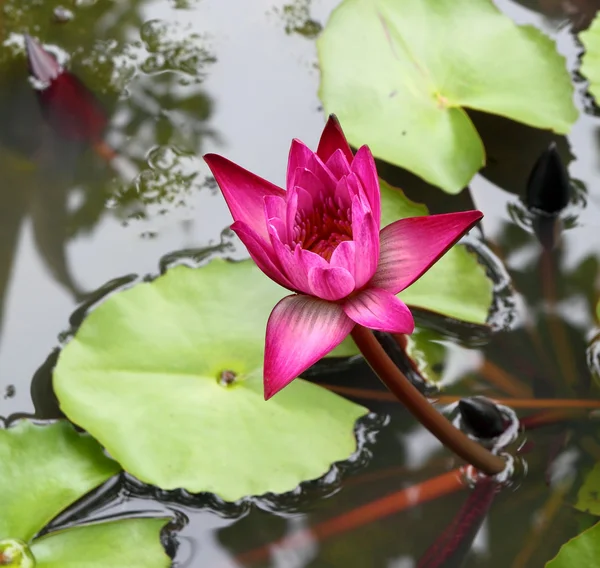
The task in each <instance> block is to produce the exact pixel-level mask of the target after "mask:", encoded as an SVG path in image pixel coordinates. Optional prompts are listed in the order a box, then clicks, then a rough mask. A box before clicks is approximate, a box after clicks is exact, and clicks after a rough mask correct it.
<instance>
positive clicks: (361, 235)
mask: <svg viewBox="0 0 600 568" xmlns="http://www.w3.org/2000/svg"><path fill="white" fill-rule="evenodd" d="M348 177H349V178H350V176H348ZM352 241H353V242H354V244H355V247H356V249H355V250H356V257H355V258H356V264H355V270H354V278H355V279H356V288H362V287H363V286H364V285H365V284H366V283H367V282H368V281H369V280H371V278H372V277H373V275H374V274H375V272H376V270H377V264H378V262H379V226H378V224H377V222H376V221H375V217H374V215H373V213H372V212H371V209H370V208H369V205H368V203H367V202H366V199H365V198H364V197H363V196H362V195H360V194H358V195H355V196H354V198H353V200H352Z"/></svg>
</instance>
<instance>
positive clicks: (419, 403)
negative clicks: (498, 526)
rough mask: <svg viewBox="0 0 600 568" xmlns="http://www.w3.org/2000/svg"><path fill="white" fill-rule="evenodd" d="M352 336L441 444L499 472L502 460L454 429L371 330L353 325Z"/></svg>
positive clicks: (486, 469)
mask: <svg viewBox="0 0 600 568" xmlns="http://www.w3.org/2000/svg"><path fill="white" fill-rule="evenodd" d="M352 339H354V342H355V343H356V346H357V347H358V349H359V350H360V352H361V353H362V355H363V357H364V358H365V360H366V361H367V363H369V365H370V366H371V369H373V371H374V372H375V374H376V375H377V376H378V377H379V378H380V379H381V381H382V382H383V383H384V384H385V386H386V387H387V388H388V389H389V390H390V391H391V392H392V393H393V394H394V395H395V396H396V397H397V398H398V400H399V401H400V402H402V403H403V404H404V405H405V406H406V408H408V410H409V411H410V412H411V413H412V415H413V416H414V417H415V418H416V419H417V420H418V421H419V422H421V424H423V426H425V428H427V429H428V430H429V431H430V432H431V433H432V434H433V435H434V436H435V437H436V438H437V439H438V440H439V441H440V442H441V443H442V444H444V446H446V447H447V448H449V449H450V450H452V451H453V452H454V453H455V454H456V455H458V456H460V457H461V458H463V459H464V460H465V461H467V462H468V463H470V464H471V465H472V466H474V467H475V468H477V469H478V470H480V471H482V472H483V473H485V474H487V475H495V474H497V473H500V472H501V471H502V470H503V469H504V467H505V462H504V460H503V459H502V458H501V457H499V456H497V455H494V454H492V453H491V452H490V451H488V450H486V449H485V448H484V447H483V446H481V445H479V444H478V443H477V442H475V441H474V440H471V438H469V437H468V436H467V435H466V434H464V433H463V432H461V431H460V430H458V429H457V428H455V427H454V426H453V425H452V424H451V423H450V422H449V421H448V420H447V419H446V418H445V417H444V416H443V415H442V414H440V413H439V412H438V411H437V410H436V409H435V408H434V407H433V406H432V405H431V404H430V403H429V401H428V400H427V399H426V398H425V397H424V396H423V395H422V394H421V393H420V392H419V391H418V390H417V389H416V388H415V387H414V386H413V385H412V383H411V382H410V381H409V380H408V379H407V378H406V377H405V376H404V374H403V373H402V372H401V371H400V369H398V367H397V366H396V365H395V364H394V362H393V361H392V360H391V359H390V358H389V357H388V355H387V353H386V352H385V351H384V349H383V347H381V345H380V344H379V342H378V341H377V339H376V338H375V336H374V335H373V333H372V332H371V330H369V329H367V328H365V327H362V326H361V325H356V326H354V329H353V330H352Z"/></svg>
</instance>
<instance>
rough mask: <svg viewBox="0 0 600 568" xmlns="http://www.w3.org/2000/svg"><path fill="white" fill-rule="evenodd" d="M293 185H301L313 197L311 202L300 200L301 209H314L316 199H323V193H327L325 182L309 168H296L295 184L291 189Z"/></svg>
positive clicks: (299, 206)
mask: <svg viewBox="0 0 600 568" xmlns="http://www.w3.org/2000/svg"><path fill="white" fill-rule="evenodd" d="M293 187H301V188H302V189H303V190H304V191H306V192H307V193H308V194H309V195H310V197H311V200H310V202H306V203H301V202H298V208H299V209H300V210H301V211H310V210H312V208H313V203H314V202H315V201H321V200H322V199H323V194H324V193H325V186H324V185H323V182H322V181H321V180H320V179H319V178H318V177H317V176H316V175H315V174H314V173H313V172H311V171H310V170H307V169H306V168H298V169H297V170H296V175H295V176H294V186H292V187H290V188H289V189H293Z"/></svg>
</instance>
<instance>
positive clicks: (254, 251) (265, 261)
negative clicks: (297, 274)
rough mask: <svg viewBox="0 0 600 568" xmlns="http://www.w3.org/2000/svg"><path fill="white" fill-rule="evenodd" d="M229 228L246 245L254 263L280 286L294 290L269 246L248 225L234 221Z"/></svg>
mask: <svg viewBox="0 0 600 568" xmlns="http://www.w3.org/2000/svg"><path fill="white" fill-rule="evenodd" d="M231 229H232V230H233V231H235V233H236V235H237V236H238V237H239V238H240V240H241V241H242V242H243V243H244V245H246V248H247V249H248V253H249V254H250V257H251V258H252V260H253V261H254V262H255V263H256V265H257V266H258V268H260V269H261V270H262V271H263V272H264V273H265V274H266V275H267V276H268V277H269V278H270V279H271V280H274V281H275V282H277V284H279V285H280V286H283V287H284V288H287V289H288V290H294V289H295V288H294V286H293V285H292V282H291V281H290V279H289V278H287V277H286V276H285V275H284V274H283V272H282V270H281V268H280V267H279V263H278V262H277V258H276V256H275V253H274V251H273V249H272V248H271V246H269V245H268V244H267V243H266V242H265V241H263V240H262V239H261V238H260V237H259V236H258V235H257V234H256V233H255V232H254V231H253V230H252V228H250V227H249V226H248V225H246V224H245V223H243V222H242V221H236V222H235V223H234V224H233V225H231Z"/></svg>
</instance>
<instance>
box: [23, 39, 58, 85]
mask: <svg viewBox="0 0 600 568" xmlns="http://www.w3.org/2000/svg"><path fill="white" fill-rule="evenodd" d="M25 49H26V51H27V60H28V62H29V69H30V71H31V74H32V75H33V76H34V77H35V78H36V79H38V80H39V81H42V83H51V82H52V81H53V80H54V79H56V78H57V77H58V76H59V75H60V74H61V73H62V71H63V70H62V67H61V66H60V65H59V63H58V61H56V59H55V58H54V56H53V55H52V54H51V53H49V52H48V51H46V50H45V49H44V48H43V47H42V46H41V45H40V44H39V43H38V42H37V41H35V40H34V39H33V38H32V37H31V36H29V35H28V34H25Z"/></svg>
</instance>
